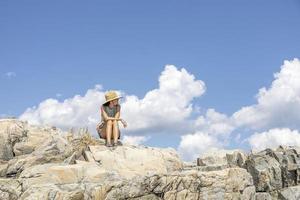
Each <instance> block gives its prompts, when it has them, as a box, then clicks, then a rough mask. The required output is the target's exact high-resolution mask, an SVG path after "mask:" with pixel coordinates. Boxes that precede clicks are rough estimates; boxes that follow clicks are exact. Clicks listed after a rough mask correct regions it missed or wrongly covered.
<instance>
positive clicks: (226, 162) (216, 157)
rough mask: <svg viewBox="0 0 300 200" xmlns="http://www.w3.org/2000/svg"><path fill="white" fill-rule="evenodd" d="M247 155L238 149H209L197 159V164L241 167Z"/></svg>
mask: <svg viewBox="0 0 300 200" xmlns="http://www.w3.org/2000/svg"><path fill="white" fill-rule="evenodd" d="M246 159H247V155H246V154H245V153H244V152H243V151H242V150H240V149H234V150H218V149H215V150H211V151H208V152H206V153H204V154H203V155H202V156H201V157H200V158H198V159H197V165H198V166H215V167H216V166H219V167H235V166H238V167H242V166H243V165H244V164H245V161H246Z"/></svg>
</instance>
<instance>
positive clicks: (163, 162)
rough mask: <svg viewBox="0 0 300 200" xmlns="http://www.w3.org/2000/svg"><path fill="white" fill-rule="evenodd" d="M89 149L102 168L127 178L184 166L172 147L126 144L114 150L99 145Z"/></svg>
mask: <svg viewBox="0 0 300 200" xmlns="http://www.w3.org/2000/svg"><path fill="white" fill-rule="evenodd" d="M89 149H90V151H91V154H92V156H93V158H94V159H95V161H97V162H99V163H101V167H102V168H104V169H107V170H112V171H116V172H118V173H119V174H120V176H123V177H125V178H132V177H133V176H136V175H147V174H149V173H167V172H171V171H174V170H181V169H182V168H183V162H182V161H181V160H180V158H179V155H178V154H177V152H176V151H175V150H174V149H172V148H165V149H163V148H155V147H145V146H134V145H127V144H124V145H123V146H117V147H116V148H115V149H114V150H110V149H109V148H107V147H105V146H99V145H97V146H96V145H89Z"/></svg>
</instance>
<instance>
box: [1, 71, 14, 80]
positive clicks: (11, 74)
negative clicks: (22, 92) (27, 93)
mask: <svg viewBox="0 0 300 200" xmlns="http://www.w3.org/2000/svg"><path fill="white" fill-rule="evenodd" d="M4 75H5V76H6V77H7V78H9V79H11V78H14V77H16V76H17V74H16V72H6V73H5V74H4Z"/></svg>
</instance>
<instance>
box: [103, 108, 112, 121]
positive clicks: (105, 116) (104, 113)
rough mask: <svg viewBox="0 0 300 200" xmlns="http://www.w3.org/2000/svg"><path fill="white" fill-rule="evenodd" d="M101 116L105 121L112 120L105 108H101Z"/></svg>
mask: <svg viewBox="0 0 300 200" xmlns="http://www.w3.org/2000/svg"><path fill="white" fill-rule="evenodd" d="M101 116H102V117H103V119H104V121H107V120H109V119H110V117H108V115H107V114H106V112H105V110H104V108H103V106H101Z"/></svg>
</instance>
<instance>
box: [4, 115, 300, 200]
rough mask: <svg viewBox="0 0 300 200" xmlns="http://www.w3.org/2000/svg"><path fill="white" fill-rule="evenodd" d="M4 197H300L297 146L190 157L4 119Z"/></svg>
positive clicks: (133, 199)
mask: <svg viewBox="0 0 300 200" xmlns="http://www.w3.org/2000/svg"><path fill="white" fill-rule="evenodd" d="M0 137H1V143H0V199H1V200H2V199H3V200H14V199H21V200H25V199H26V200H32V199H55V200H60V199H61V200H71V199H72V200H112V199H113V200H115V199H127V200H130V199H131V200H138V199H139V200H140V199H141V200H181V199H182V200H183V199H189V200H194V199H197V200H198V199H199V200H200V199H203V200H205V199H216V200H217V199H228V200H229V199H242V200H247V199H249V200H268V199H299V197H300V195H299V194H300V188H299V149H298V148H297V147H283V146H280V147H279V148H277V149H266V150H264V151H261V152H257V153H250V154H247V153H245V152H243V151H242V150H238V149H236V150H216V151H213V152H208V153H206V154H204V155H202V156H201V157H199V158H198V159H197V160H196V161H194V162H184V161H182V160H181V159H180V157H179V156H178V154H177V152H176V151H175V150H174V149H172V148H155V147H147V146H135V145H130V144H123V145H121V146H117V147H115V148H107V147H106V146H105V145H104V141H103V140H102V139H95V138H93V137H92V136H91V135H89V134H88V133H86V131H83V132H80V133H71V132H63V131H61V130H59V129H57V128H55V127H48V126H32V125H29V124H27V123H26V122H22V121H18V120H16V119H4V120H0Z"/></svg>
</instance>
